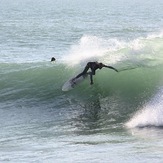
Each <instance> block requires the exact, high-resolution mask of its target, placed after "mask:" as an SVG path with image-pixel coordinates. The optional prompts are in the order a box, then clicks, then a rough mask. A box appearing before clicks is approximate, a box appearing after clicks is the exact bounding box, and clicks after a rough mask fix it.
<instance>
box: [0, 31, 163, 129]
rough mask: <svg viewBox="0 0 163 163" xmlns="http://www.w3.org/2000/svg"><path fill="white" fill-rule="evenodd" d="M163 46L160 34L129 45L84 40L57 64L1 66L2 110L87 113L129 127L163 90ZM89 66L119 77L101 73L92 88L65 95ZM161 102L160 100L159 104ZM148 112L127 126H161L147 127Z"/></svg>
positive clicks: (84, 86) (82, 86) (83, 86)
mask: <svg viewBox="0 0 163 163" xmlns="http://www.w3.org/2000/svg"><path fill="white" fill-rule="evenodd" d="M162 45H163V33H162V32H160V33H158V34H153V35H150V36H147V37H146V38H142V37H141V38H137V39H135V40H132V41H129V42H127V41H120V40H117V39H108V40H105V39H103V38H98V37H95V36H88V35H85V36H83V37H82V38H81V39H80V40H79V42H78V43H77V44H75V45H73V46H71V48H70V49H69V50H68V52H67V54H66V55H64V56H62V57H60V58H59V59H58V61H57V62H56V63H54V64H53V63H50V62H32V61H28V62H27V63H25V62H24V60H22V62H21V61H20V60H19V63H16V62H15V63H14V62H13V63H12V62H3V63H0V75H1V78H0V103H1V108H8V107H13V106H17V107H18V106H20V105H21V106H27V105H28V107H40V106H41V107H45V108H46V107H54V108H69V107H73V108H76V109H77V110H78V109H79V110H84V112H85V113H87V111H88V110H89V111H88V112H91V110H94V111H95V112H94V114H95V115H97V116H98V117H102V118H103V119H105V121H106V123H107V122H108V123H111V122H113V123H115V122H116V123H117V122H120V123H121V122H126V121H127V120H128V119H129V117H131V116H132V115H133V114H134V113H135V111H137V110H139V109H140V108H142V106H144V105H146V104H147V103H150V101H151V99H152V97H154V96H155V95H156V94H157V92H159V91H160V89H161V87H162V85H163V76H162V71H163V57H162V54H163V48H162ZM88 61H99V62H103V63H104V64H108V65H111V66H114V67H116V68H117V69H118V70H119V73H116V72H114V71H113V70H110V69H107V68H103V69H102V70H98V71H97V73H96V75H95V76H94V85H93V86H90V84H89V83H90V81H89V78H87V79H86V80H85V81H84V82H83V83H81V84H80V85H79V86H78V87H77V88H75V89H73V90H71V91H69V92H66V93H65V92H62V90H61V88H62V85H63V84H64V83H65V82H66V81H67V80H68V79H69V78H71V77H73V76H75V75H77V74H78V73H79V72H80V71H82V69H83V68H84V66H85V65H86V63H87V62H88ZM159 95H160V93H159ZM152 100H153V99H152ZM160 101H162V99H161V98H157V102H156V104H158V103H159V102H160ZM159 106H160V107H161V105H159ZM147 108H148V107H147ZM148 112H150V110H148V109H145V111H144V113H141V116H136V117H135V116H134V118H133V119H131V121H130V122H128V126H130V127H131V126H134V127H135V126H139V125H140V124H141V126H143V125H145V126H146V125H162V120H161V121H160V118H158V119H157V120H158V121H159V122H158V121H157V120H156V121H152V122H151V123H149V124H148V123H145V122H144V121H145V119H144V114H145V115H146V114H147V115H148ZM153 112H155V111H153ZM85 113H84V114H85ZM150 113H151V112H150ZM88 117H89V116H88ZM146 118H147V117H146ZM135 119H136V120H135ZM140 119H144V120H143V121H141V120H140ZM149 119H150V116H149ZM139 120H140V122H139ZM103 122H104V121H103Z"/></svg>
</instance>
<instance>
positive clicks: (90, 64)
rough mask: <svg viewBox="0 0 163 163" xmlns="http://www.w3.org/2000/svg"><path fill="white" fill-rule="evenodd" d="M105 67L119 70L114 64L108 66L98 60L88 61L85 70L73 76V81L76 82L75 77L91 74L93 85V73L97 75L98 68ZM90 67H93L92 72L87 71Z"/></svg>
mask: <svg viewBox="0 0 163 163" xmlns="http://www.w3.org/2000/svg"><path fill="white" fill-rule="evenodd" d="M103 67H107V68H110V69H113V70H115V71H116V72H118V70H117V69H116V68H114V67H112V66H106V65H104V64H103V63H98V62H88V63H87V65H86V66H85V68H84V70H83V72H81V73H80V74H79V75H77V76H76V77H75V78H73V79H72V82H75V79H77V78H79V77H80V76H84V75H87V74H89V75H90V80H91V83H90V84H91V85H92V84H93V75H95V73H96V70H97V69H102V68H103ZM89 68H90V69H91V72H87V71H88V70H89Z"/></svg>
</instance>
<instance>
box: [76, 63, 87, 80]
mask: <svg viewBox="0 0 163 163" xmlns="http://www.w3.org/2000/svg"><path fill="white" fill-rule="evenodd" d="M88 69H89V64H87V65H86V67H85V69H84V71H83V72H82V73H80V74H79V75H77V76H76V77H75V78H76V79H77V78H79V77H81V76H82V75H85V74H86V73H87V71H88Z"/></svg>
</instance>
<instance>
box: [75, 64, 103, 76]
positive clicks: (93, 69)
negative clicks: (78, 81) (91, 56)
mask: <svg viewBox="0 0 163 163" xmlns="http://www.w3.org/2000/svg"><path fill="white" fill-rule="evenodd" d="M89 68H90V69H91V71H92V72H91V74H92V75H95V73H96V70H97V69H98V68H100V67H99V63H98V62H88V63H87V65H86V66H85V69H84V70H83V72H81V73H80V74H79V75H77V76H76V78H79V77H80V76H82V75H85V74H87V71H88V70H89Z"/></svg>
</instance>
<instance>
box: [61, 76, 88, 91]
mask: <svg viewBox="0 0 163 163" xmlns="http://www.w3.org/2000/svg"><path fill="white" fill-rule="evenodd" d="M87 76H88V74H86V75H83V76H81V77H79V78H77V79H75V80H73V81H72V79H74V78H71V79H70V80H68V81H67V82H65V84H64V85H63V86H62V91H69V90H71V89H73V88H75V87H76V86H77V85H78V84H80V83H81V82H82V81H83V80H84V79H85V78H86V77H87Z"/></svg>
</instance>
